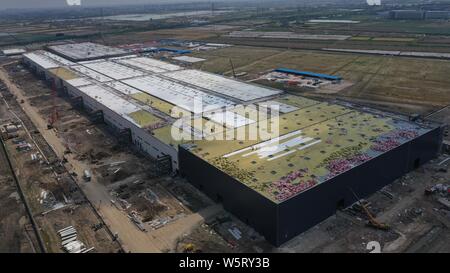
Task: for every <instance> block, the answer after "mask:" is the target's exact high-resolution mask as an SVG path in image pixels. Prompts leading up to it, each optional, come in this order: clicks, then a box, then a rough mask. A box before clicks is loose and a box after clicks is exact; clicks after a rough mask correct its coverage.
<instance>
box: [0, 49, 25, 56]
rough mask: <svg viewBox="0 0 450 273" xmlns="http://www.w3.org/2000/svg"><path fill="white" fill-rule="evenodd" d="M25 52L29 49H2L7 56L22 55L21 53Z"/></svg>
mask: <svg viewBox="0 0 450 273" xmlns="http://www.w3.org/2000/svg"><path fill="white" fill-rule="evenodd" d="M25 52H27V51H26V50H25V49H21V48H12V49H5V50H2V53H3V55H5V56H15V55H21V54H23V53H25Z"/></svg>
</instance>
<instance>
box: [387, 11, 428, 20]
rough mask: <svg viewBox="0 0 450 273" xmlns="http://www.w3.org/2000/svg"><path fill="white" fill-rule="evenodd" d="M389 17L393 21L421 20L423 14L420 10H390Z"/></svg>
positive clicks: (423, 16)
mask: <svg viewBox="0 0 450 273" xmlns="http://www.w3.org/2000/svg"><path fill="white" fill-rule="evenodd" d="M389 17H390V18H391V19H394V20H423V19H424V18H425V12H424V11H420V10H392V11H390V12H389Z"/></svg>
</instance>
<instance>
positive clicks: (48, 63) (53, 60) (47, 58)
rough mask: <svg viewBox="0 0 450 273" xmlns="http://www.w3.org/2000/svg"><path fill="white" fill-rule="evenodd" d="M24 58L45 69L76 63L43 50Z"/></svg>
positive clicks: (27, 54)
mask: <svg viewBox="0 0 450 273" xmlns="http://www.w3.org/2000/svg"><path fill="white" fill-rule="evenodd" d="M24 56H25V57H27V58H29V59H30V60H32V61H33V62H35V63H36V64H38V65H40V66H41V67H42V68H44V69H51V68H56V67H61V66H72V65H75V63H73V62H71V61H69V60H66V59H64V58H61V57H59V56H58V55H55V54H52V53H50V52H47V51H43V50H38V51H34V52H30V53H25V54H24Z"/></svg>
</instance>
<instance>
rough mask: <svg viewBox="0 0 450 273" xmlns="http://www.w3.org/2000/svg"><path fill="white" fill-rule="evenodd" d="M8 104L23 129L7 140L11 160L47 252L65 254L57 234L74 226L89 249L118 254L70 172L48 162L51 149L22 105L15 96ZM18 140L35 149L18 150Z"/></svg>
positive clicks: (114, 244)
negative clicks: (36, 157)
mask: <svg viewBox="0 0 450 273" xmlns="http://www.w3.org/2000/svg"><path fill="white" fill-rule="evenodd" d="M2 93H3V94H5V93H4V92H2ZM5 101H6V100H5ZM7 101H8V105H9V107H10V109H9V110H10V111H11V112H10V113H11V114H12V118H11V120H10V121H13V122H17V123H18V124H20V126H21V128H22V129H21V130H20V131H19V136H18V137H17V138H15V139H12V140H8V141H6V146H7V150H8V154H9V158H10V159H11V161H12V164H13V166H14V171H15V173H16V175H17V177H18V179H19V183H20V185H21V188H22V190H23V192H24V195H25V198H26V199H27V202H28V205H29V207H30V209H31V212H32V214H33V216H34V220H35V221H36V223H37V225H38V227H39V234H40V236H41V238H42V240H43V243H44V245H45V250H46V252H61V251H62V249H61V239H60V238H59V237H58V235H57V233H56V231H58V230H59V229H62V228H64V227H67V226H70V225H72V226H74V227H75V228H76V229H77V232H78V239H79V240H80V241H82V242H83V243H84V244H85V245H86V246H87V247H88V248H89V247H94V248H95V250H96V251H98V252H117V251H118V250H119V249H120V246H119V245H118V244H117V243H115V242H113V241H112V237H111V236H110V234H108V232H107V231H106V230H105V229H104V228H102V227H99V228H94V226H95V225H99V219H98V217H97V216H96V215H95V214H94V213H93V210H92V208H91V207H90V206H89V205H88V203H87V202H86V200H85V198H84V196H83V195H81V194H80V192H79V190H78V188H77V187H76V185H75V184H74V181H73V180H72V179H71V178H70V177H69V176H68V173H66V172H63V170H62V169H63V168H57V167H56V166H54V165H53V164H48V163H47V161H46V158H49V157H52V156H51V155H49V154H47V153H48V151H50V150H51V149H50V148H46V149H41V148H40V147H41V145H42V144H43V143H42V142H41V143H39V138H38V137H37V136H38V134H37V133H36V129H35V128H34V127H32V126H31V122H30V121H29V120H27V116H26V115H25V113H23V112H22V111H21V109H20V106H19V104H17V102H16V101H15V100H14V99H13V98H11V97H10V98H8V99H7ZM6 107H7V106H6V104H2V105H1V108H2V109H6ZM19 118H20V120H19ZM22 122H23V123H22ZM27 125H28V127H27ZM18 139H21V140H22V141H23V142H26V143H29V144H30V145H31V149H30V150H29V151H19V150H17V148H16V147H17V144H15V143H14V142H13V141H14V140H18ZM42 148H44V147H42ZM32 154H35V155H39V156H41V159H40V160H32V158H31V155H32ZM53 157H54V156H53ZM52 165H53V166H52ZM12 215H14V214H12ZM10 252H19V251H15V250H11V251H10Z"/></svg>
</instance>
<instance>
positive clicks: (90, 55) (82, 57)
mask: <svg viewBox="0 0 450 273" xmlns="http://www.w3.org/2000/svg"><path fill="white" fill-rule="evenodd" d="M48 49H49V50H51V51H53V52H54V53H56V54H58V55H60V56H63V57H64V58H67V59H69V60H71V61H75V62H77V61H86V60H93V59H101V58H107V57H115V56H121V55H126V54H129V53H128V52H127V51H125V50H123V49H120V48H115V47H109V46H104V45H101V44H94V43H89V42H87V43H77V44H64V45H55V46H49V47H48Z"/></svg>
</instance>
